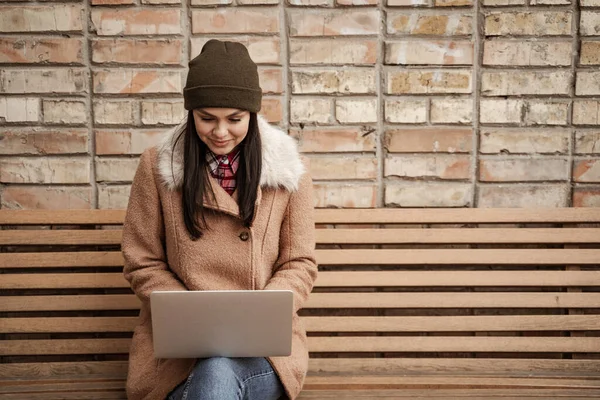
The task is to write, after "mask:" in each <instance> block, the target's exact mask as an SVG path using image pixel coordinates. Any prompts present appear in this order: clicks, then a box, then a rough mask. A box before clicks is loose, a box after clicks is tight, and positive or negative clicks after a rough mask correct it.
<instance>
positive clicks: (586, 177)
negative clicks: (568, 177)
mask: <svg viewBox="0 0 600 400" xmlns="http://www.w3.org/2000/svg"><path fill="white" fill-rule="evenodd" d="M573 180H574V181H575V182H600V159H589V160H577V161H574V162H573Z"/></svg>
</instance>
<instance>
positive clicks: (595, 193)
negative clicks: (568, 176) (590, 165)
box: [573, 187, 600, 207]
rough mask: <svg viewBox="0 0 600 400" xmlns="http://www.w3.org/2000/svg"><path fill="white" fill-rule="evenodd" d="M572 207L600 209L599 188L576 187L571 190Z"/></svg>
mask: <svg viewBox="0 0 600 400" xmlns="http://www.w3.org/2000/svg"><path fill="white" fill-rule="evenodd" d="M573 207H600V188H597V187H591V188H588V187H576V188H575V189H574V190H573Z"/></svg>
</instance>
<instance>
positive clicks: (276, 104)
mask: <svg viewBox="0 0 600 400" xmlns="http://www.w3.org/2000/svg"><path fill="white" fill-rule="evenodd" d="M260 113H261V114H262V115H264V116H265V117H266V118H267V121H269V122H271V123H278V122H281V121H282V120H283V105H282V103H281V98H280V97H263V99H262V109H261V110H260Z"/></svg>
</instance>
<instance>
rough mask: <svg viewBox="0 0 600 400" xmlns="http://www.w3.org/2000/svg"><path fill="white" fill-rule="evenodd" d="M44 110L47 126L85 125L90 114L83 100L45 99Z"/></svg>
mask: <svg viewBox="0 0 600 400" xmlns="http://www.w3.org/2000/svg"><path fill="white" fill-rule="evenodd" d="M42 109H43V112H42V113H43V116H44V123H46V124H85V123H86V122H87V121H88V114H89V113H88V111H87V107H86V104H85V102H84V101H81V100H54V99H44V101H43V103H42Z"/></svg>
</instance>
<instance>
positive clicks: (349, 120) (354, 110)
mask: <svg viewBox="0 0 600 400" xmlns="http://www.w3.org/2000/svg"><path fill="white" fill-rule="evenodd" d="M335 118H336V119H337V120H338V122H339V123H342V124H357V123H369V122H377V99H338V100H336V102H335Z"/></svg>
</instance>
